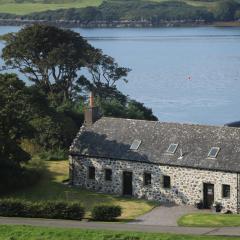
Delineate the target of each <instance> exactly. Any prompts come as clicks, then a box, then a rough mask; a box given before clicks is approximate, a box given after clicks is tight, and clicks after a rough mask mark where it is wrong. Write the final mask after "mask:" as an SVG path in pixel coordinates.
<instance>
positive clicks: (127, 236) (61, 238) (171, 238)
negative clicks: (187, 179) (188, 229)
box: [0, 226, 240, 240]
mask: <svg viewBox="0 0 240 240" xmlns="http://www.w3.org/2000/svg"><path fill="white" fill-rule="evenodd" d="M10 239H11V240H26V239H28V240H37V239H38V240H76V239H77V240H230V239H232V238H231V237H219V236H190V235H174V234H167V233H164V234H158V233H136V232H115V231H114V232H112V231H97V230H77V229H57V228H42V227H27V226H0V240H10ZM234 239H240V238H239V237H237V238H234Z"/></svg>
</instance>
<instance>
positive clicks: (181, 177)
mask: <svg viewBox="0 0 240 240" xmlns="http://www.w3.org/2000/svg"><path fill="white" fill-rule="evenodd" d="M89 166H94V167H95V169H96V171H95V180H92V179H89V178H88V167H89ZM107 168H110V169H112V181H106V180H105V172H104V171H105V169H107ZM124 171H130V172H132V173H133V179H132V189H133V196H134V197H136V198H145V199H148V200H156V201H159V202H173V203H176V204H180V205H181V204H187V205H194V204H195V203H197V202H199V201H200V200H203V184H204V183H211V184H214V201H215V202H220V203H222V205H223V210H222V211H223V212H225V211H227V210H230V211H232V212H234V213H236V212H237V211H238V210H237V209H238V200H237V198H238V191H237V188H238V176H237V173H231V172H223V171H213V170H210V171H209V170H201V169H195V168H186V167H177V166H167V165H160V164H151V163H144V162H134V161H123V160H110V159H106V158H91V157H89V158H88V157H79V156H70V178H71V180H72V184H73V185H75V186H80V187H82V188H86V189H91V190H95V191H98V192H103V193H111V194H117V195H122V193H123V172H124ZM144 172H148V173H151V185H148V186H144V181H143V174H144ZM165 175H167V176H170V178H171V187H170V188H168V189H165V188H164V187H163V176H165ZM222 184H227V185H230V197H229V198H223V197H222Z"/></svg>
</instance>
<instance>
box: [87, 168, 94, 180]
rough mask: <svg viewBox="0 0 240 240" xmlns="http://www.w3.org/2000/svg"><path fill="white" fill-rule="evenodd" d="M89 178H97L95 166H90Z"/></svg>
mask: <svg viewBox="0 0 240 240" xmlns="http://www.w3.org/2000/svg"><path fill="white" fill-rule="evenodd" d="M88 178H89V179H95V167H89V168H88Z"/></svg>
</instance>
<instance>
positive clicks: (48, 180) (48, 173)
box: [5, 161, 157, 221]
mask: <svg viewBox="0 0 240 240" xmlns="http://www.w3.org/2000/svg"><path fill="white" fill-rule="evenodd" d="M46 165H47V166H46V170H45V171H44V176H43V178H42V180H40V182H39V183H38V184H37V185H36V186H34V187H31V188H29V189H25V190H21V191H18V192H15V193H12V194H9V195H6V196H5V197H6V198H9V197H10V198H15V199H25V200H30V201H40V200H43V201H45V200H66V201H80V202H81V203H82V204H83V205H84V207H85V209H86V211H87V214H86V217H89V211H90V210H91V209H92V207H93V206H94V205H96V204H98V203H106V204H118V205H120V206H122V208H123V214H122V216H121V217H120V219H121V220H122V221H124V220H130V219H133V218H135V217H136V216H138V215H141V214H144V213H146V212H148V211H150V210H151V209H152V208H154V207H155V206H156V205H157V203H155V202H149V201H145V200H137V199H130V198H121V197H117V196H114V195H106V194H100V193H96V192H92V191H87V190H83V189H79V188H76V187H75V188H70V187H68V186H66V185H64V184H62V181H63V180H65V179H67V178H68V161H48V162H46Z"/></svg>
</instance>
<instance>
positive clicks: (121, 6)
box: [0, 0, 240, 26]
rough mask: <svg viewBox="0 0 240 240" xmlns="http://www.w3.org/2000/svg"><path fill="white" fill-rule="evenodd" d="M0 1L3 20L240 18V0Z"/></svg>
mask: <svg viewBox="0 0 240 240" xmlns="http://www.w3.org/2000/svg"><path fill="white" fill-rule="evenodd" d="M14 2H18V3H14ZM0 4H1V8H0V18H1V19H22V20H45V21H71V22H74V21H75V22H76V21H77V22H78V23H81V24H85V25H88V24H89V23H96V22H97V23H99V22H106V23H109V22H110V23H111V22H120V23H122V22H124V21H133V22H147V23H148V24H149V26H159V25H161V24H162V23H163V22H166V21H167V22H169V21H175V22H201V21H204V22H212V21H235V20H239V19H240V0H217V1H216V0H105V1H103V0H0ZM3 6H5V8H4V7H3ZM6 6H8V7H6ZM4 9H5V10H4Z"/></svg>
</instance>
